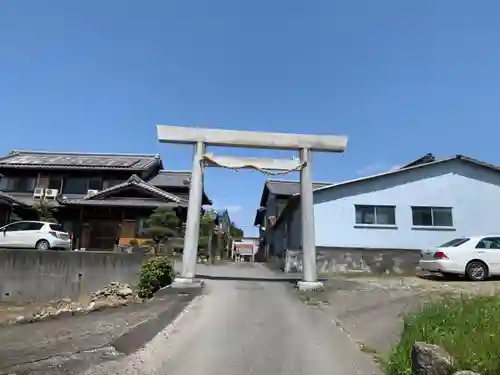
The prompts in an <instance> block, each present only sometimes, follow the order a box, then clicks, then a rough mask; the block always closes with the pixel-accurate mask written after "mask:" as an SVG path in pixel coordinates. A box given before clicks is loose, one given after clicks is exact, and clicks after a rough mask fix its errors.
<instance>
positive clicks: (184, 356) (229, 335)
mask: <svg viewBox="0 0 500 375" xmlns="http://www.w3.org/2000/svg"><path fill="white" fill-rule="evenodd" d="M202 268H203V269H202ZM198 273H201V274H204V275H206V288H205V289H206V290H205V291H204V293H203V295H202V296H199V297H197V298H196V299H195V300H194V301H193V302H192V303H191V305H190V306H189V307H188V309H187V311H185V312H184V313H183V314H181V315H180V316H179V318H178V319H177V320H176V321H175V322H174V323H173V324H172V325H170V326H169V327H167V328H166V329H165V330H163V331H162V332H161V333H160V334H158V335H157V336H156V337H155V338H154V339H153V340H152V341H151V342H149V343H148V344H147V345H146V346H145V347H144V348H143V349H141V350H139V351H138V352H136V353H134V354H132V355H129V356H127V357H121V358H116V359H115V360H113V361H109V362H105V363H103V364H100V365H98V366H95V367H93V368H92V369H89V370H87V371H83V372H81V374H92V375H99V374H102V375H108V374H120V375H126V374H148V375H149V374H169V375H186V374H193V375H196V374H203V375H226V374H227V375H234V374H238V375H250V374H272V375H285V374H286V375H305V374H307V375H310V374H315V375H327V374H328V375H354V374H363V375H370V374H380V372H379V369H378V367H377V366H376V364H375V363H374V362H373V361H372V359H371V357H370V356H368V355H366V354H365V353H362V352H361V351H359V349H358V347H357V346H356V344H355V343H354V342H353V341H351V340H350V339H349V338H348V337H347V335H346V334H345V333H344V332H343V331H342V330H340V329H339V327H337V326H336V325H335V324H333V322H332V320H331V319H330V318H329V317H328V315H327V314H325V313H324V312H322V311H321V310H319V309H314V308H310V307H308V306H305V305H304V304H302V303H301V302H300V301H299V300H298V299H297V298H296V297H295V296H294V295H293V293H291V292H290V290H289V285H287V284H288V283H287V282H286V281H283V278H282V277H281V278H279V277H276V276H277V275H276V274H275V273H273V272H272V271H270V270H268V269H267V268H265V266H263V265H259V264H256V265H254V266H252V265H247V264H244V265H238V264H230V265H220V266H215V267H199V268H198Z"/></svg>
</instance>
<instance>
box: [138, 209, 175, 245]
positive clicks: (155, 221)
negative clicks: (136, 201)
mask: <svg viewBox="0 0 500 375" xmlns="http://www.w3.org/2000/svg"><path fill="white" fill-rule="evenodd" d="M179 226H180V221H179V218H178V217H177V215H176V214H175V212H174V211H173V210H172V209H170V208H167V207H158V208H156V209H155V210H154V211H153V213H152V214H151V215H150V216H149V217H148V219H147V220H146V232H147V234H148V235H149V236H150V237H151V239H152V240H153V242H154V244H155V246H154V249H155V250H154V251H155V253H158V252H159V250H160V244H161V243H164V242H165V241H166V240H167V239H168V238H170V237H173V236H175V235H177V234H178V233H179Z"/></svg>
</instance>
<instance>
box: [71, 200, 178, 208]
mask: <svg viewBox="0 0 500 375" xmlns="http://www.w3.org/2000/svg"><path fill="white" fill-rule="evenodd" d="M63 204H64V205H76V206H103V207H178V206H180V205H179V204H177V203H175V202H165V201H158V200H148V199H102V200H85V199H67V200H64V201H63Z"/></svg>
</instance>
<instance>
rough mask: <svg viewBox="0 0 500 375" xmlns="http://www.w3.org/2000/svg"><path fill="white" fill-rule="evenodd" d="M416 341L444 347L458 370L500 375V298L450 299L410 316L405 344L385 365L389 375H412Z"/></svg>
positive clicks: (406, 319) (400, 345)
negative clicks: (412, 352) (412, 349)
mask: <svg viewBox="0 0 500 375" xmlns="http://www.w3.org/2000/svg"><path fill="white" fill-rule="evenodd" d="M415 341H424V342H427V343H430V344H436V345H439V346H441V347H443V348H444V349H446V350H447V351H448V352H449V353H450V354H451V355H452V356H453V357H454V358H455V360H456V365H457V368H460V369H467V370H473V371H476V372H478V373H480V374H482V375H498V374H500V296H473V297H466V296H463V295H462V296H461V297H455V298H452V297H446V298H445V299H443V300H441V301H436V302H432V303H430V304H428V305H427V306H425V307H424V308H423V309H422V310H421V311H420V312H417V313H412V314H409V315H407V316H406V317H405V320H404V330H403V334H402V337H401V341H400V342H399V343H398V344H397V345H396V346H395V347H394V348H393V350H392V352H391V353H390V355H389V357H388V359H387V360H386V361H385V367H386V372H387V374H389V375H411V374H412V372H411V348H412V345H413V343H414V342H415Z"/></svg>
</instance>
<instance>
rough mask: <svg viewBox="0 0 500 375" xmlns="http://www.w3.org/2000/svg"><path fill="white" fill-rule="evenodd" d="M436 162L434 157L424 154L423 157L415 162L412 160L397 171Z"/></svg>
mask: <svg viewBox="0 0 500 375" xmlns="http://www.w3.org/2000/svg"><path fill="white" fill-rule="evenodd" d="M435 161H436V157H435V156H434V155H433V154H431V153H429V154H425V155H424V156H422V157H420V158H418V159H416V160H413V161H412V162H410V163H408V164H406V165H403V166H402V167H401V168H399V169H404V168H410V167H415V166H417V165H421V164H427V163H432V162H435Z"/></svg>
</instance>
